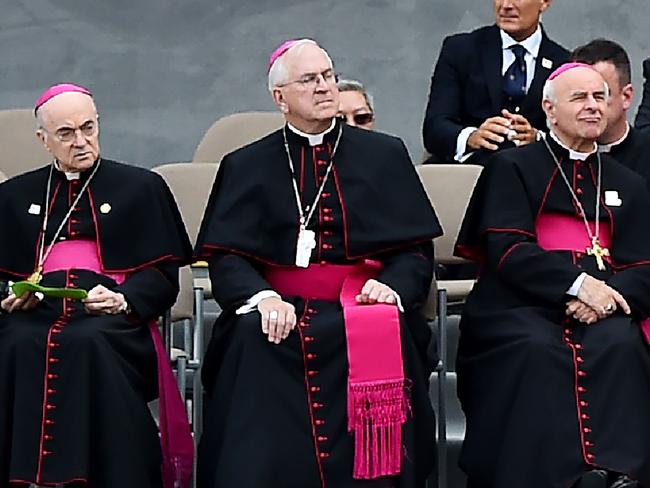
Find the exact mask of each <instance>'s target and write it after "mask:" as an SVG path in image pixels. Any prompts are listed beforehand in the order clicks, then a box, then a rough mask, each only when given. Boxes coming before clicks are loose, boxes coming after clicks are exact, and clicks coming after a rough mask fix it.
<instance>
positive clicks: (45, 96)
mask: <svg viewBox="0 0 650 488" xmlns="http://www.w3.org/2000/svg"><path fill="white" fill-rule="evenodd" d="M62 93H83V94H84V95H88V96H89V97H92V96H93V94H92V93H91V92H90V90H89V89H88V88H84V87H83V86H81V85H75V84H74V83H59V84H58V85H52V86H51V87H49V88H48V89H47V90H45V91H44V92H43V93H42V94H41V96H40V97H38V100H36V103H35V104H34V114H36V112H38V109H39V108H41V106H42V105H45V104H46V103H47V102H49V101H50V100H52V99H53V98H54V97H56V96H58V95H61V94H62Z"/></svg>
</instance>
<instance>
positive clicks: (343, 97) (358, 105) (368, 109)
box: [336, 80, 375, 130]
mask: <svg viewBox="0 0 650 488" xmlns="http://www.w3.org/2000/svg"><path fill="white" fill-rule="evenodd" d="M336 86H337V87H338V89H339V111H338V113H337V117H341V118H343V119H345V122H346V124H348V125H351V126H353V127H361V128H362V129H370V130H372V128H373V126H374V124H375V111H374V109H373V103H372V95H370V93H368V92H367V91H366V89H365V88H364V86H363V85H362V84H361V83H360V82H358V81H355V80H339V82H338V83H337V84H336Z"/></svg>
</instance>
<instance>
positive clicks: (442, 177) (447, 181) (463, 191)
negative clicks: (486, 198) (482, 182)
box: [417, 164, 483, 264]
mask: <svg viewBox="0 0 650 488" xmlns="http://www.w3.org/2000/svg"><path fill="white" fill-rule="evenodd" d="M482 169H483V167H482V166H475V165H469V164H467V165H466V164H426V165H422V166H418V167H417V172H418V174H419V175H420V179H421V180H422V184H423V185H424V188H425V190H426V192H427V195H428V196H429V200H430V201H431V205H433V208H434V209H435V210H436V214H437V215H438V219H439V220H440V224H441V225H442V230H443V232H444V235H442V236H441V237H438V238H437V239H436V240H435V247H436V262H438V263H441V264H457V263H464V262H466V260H465V259H463V258H459V257H456V256H454V245H455V244H456V238H457V237H458V232H459V231H460V226H461V224H462V222H463V217H464V216H465V211H466V210H467V205H468V203H469V199H470V198H471V196H472V192H473V191H474V187H475V186H476V182H477V180H478V177H479V175H480V174H481V170H482Z"/></svg>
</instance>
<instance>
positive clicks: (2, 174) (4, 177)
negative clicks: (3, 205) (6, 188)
mask: <svg viewBox="0 0 650 488" xmlns="http://www.w3.org/2000/svg"><path fill="white" fill-rule="evenodd" d="M6 179H7V175H5V174H4V173H3V172H2V171H0V183H2V182H3V181H5V180H6Z"/></svg>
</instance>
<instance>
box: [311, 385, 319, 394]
mask: <svg viewBox="0 0 650 488" xmlns="http://www.w3.org/2000/svg"><path fill="white" fill-rule="evenodd" d="M309 391H311V392H312V393H318V392H319V391H320V386H310V387H309Z"/></svg>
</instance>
